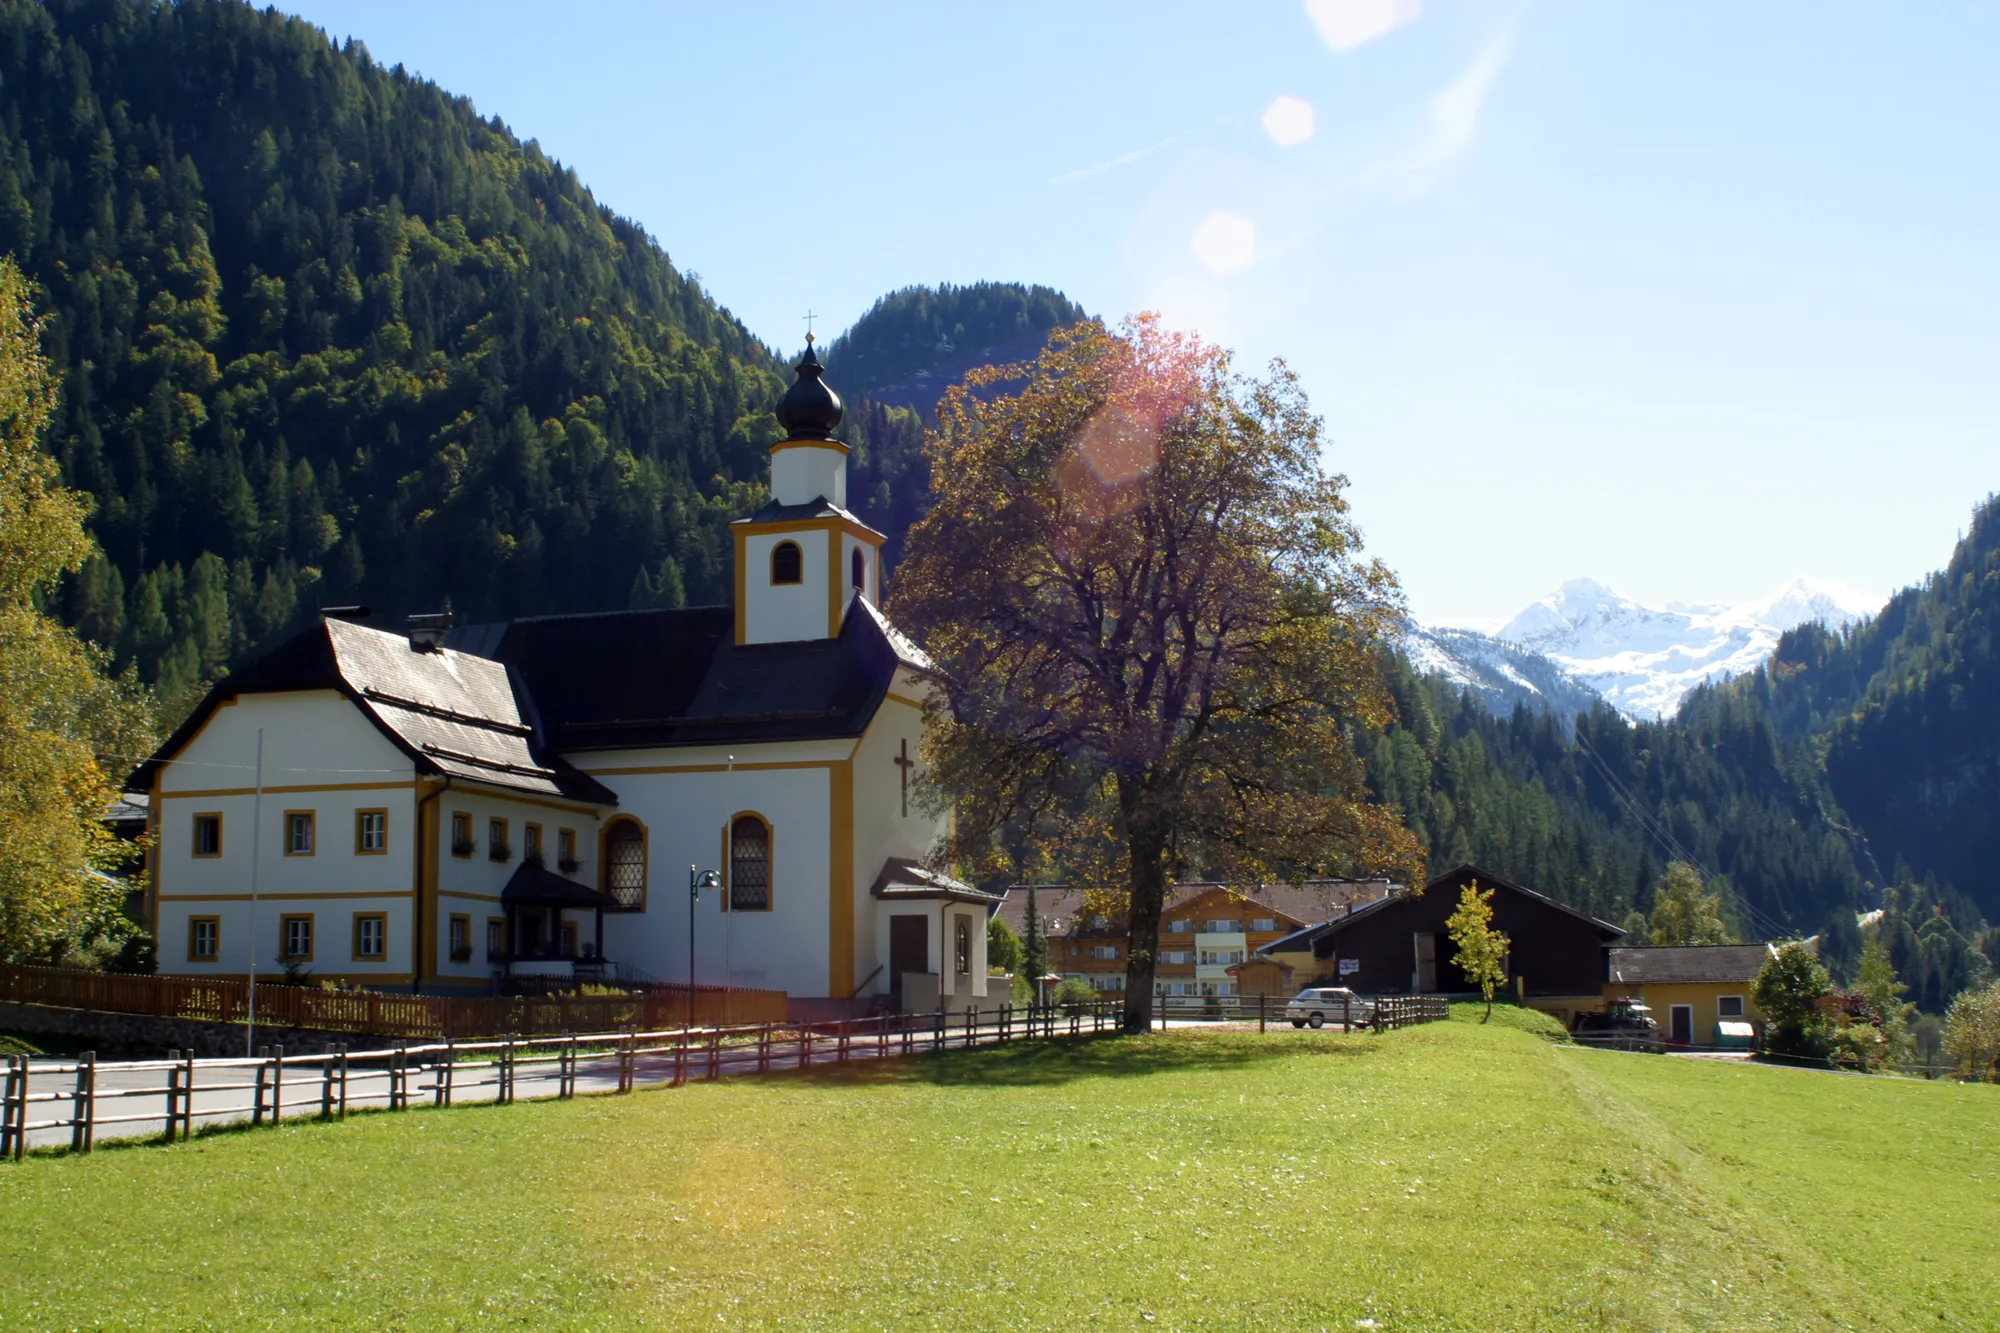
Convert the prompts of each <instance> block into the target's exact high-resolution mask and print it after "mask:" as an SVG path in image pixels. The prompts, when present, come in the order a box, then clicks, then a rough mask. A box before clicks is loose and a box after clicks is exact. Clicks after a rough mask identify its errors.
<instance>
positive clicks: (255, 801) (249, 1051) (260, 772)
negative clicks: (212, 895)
mask: <svg viewBox="0 0 2000 1333" xmlns="http://www.w3.org/2000/svg"><path fill="white" fill-rule="evenodd" d="M263 836H264V729H263V728H262V727H259V728H257V794H256V795H255V796H254V797H252V798H251V801H250V935H249V938H248V939H247V940H246V941H245V944H246V945H247V946H248V948H249V950H250V1022H249V1024H248V1025H247V1026H246V1027H245V1028H244V1029H243V1054H245V1055H255V1054H256V1053H257V863H258V862H259V861H261V860H262V859H263V858H262V856H260V855H259V853H260V851H261V850H262V848H263Z"/></svg>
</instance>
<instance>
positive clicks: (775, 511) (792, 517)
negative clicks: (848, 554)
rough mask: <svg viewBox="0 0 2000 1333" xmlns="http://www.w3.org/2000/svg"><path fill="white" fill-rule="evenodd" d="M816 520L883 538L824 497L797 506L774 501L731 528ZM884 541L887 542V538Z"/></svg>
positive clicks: (847, 511) (849, 512) (739, 520)
mask: <svg viewBox="0 0 2000 1333" xmlns="http://www.w3.org/2000/svg"><path fill="white" fill-rule="evenodd" d="M815 518H837V519H839V520H841V521H842V522H844V523H851V524H853V525H854V526H855V527H857V528H860V529H861V530H862V531H863V532H870V533H874V534H875V535H876V536H877V537H882V535H883V534H881V533H879V532H875V529H873V528H871V527H869V526H868V525H867V524H866V523H863V522H862V521H861V520H860V518H858V517H857V516H856V515H855V514H853V513H852V512H851V511H849V510H846V509H842V508H841V507H840V506H839V505H837V504H835V503H834V502H833V501H831V500H829V499H827V498H826V497H825V496H823V495H822V496H820V497H819V498H818V499H817V500H808V501H807V502H806V503H804V504H796V505H781V504H779V503H778V502H777V501H776V500H773V501H771V502H770V503H769V504H767V505H765V506H764V507H763V508H762V509H759V510H758V511H757V512H756V513H754V514H752V515H750V517H748V518H739V519H737V520H735V521H734V522H732V523H731V524H730V525H729V526H730V527H732V528H733V527H739V526H741V525H743V524H746V523H796V522H799V521H800V520H803V519H815ZM883 539H884V540H885V541H886V540H887V538H886V537H884V538H883Z"/></svg>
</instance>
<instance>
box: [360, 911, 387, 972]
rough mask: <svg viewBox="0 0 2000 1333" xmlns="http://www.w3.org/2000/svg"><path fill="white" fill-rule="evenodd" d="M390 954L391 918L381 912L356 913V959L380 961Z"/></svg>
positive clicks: (367, 961)
mask: <svg viewBox="0 0 2000 1333" xmlns="http://www.w3.org/2000/svg"><path fill="white" fill-rule="evenodd" d="M388 956H389V918H388V917H387V916H385V915H383V914H382V913H380V912H356V913H355V914H354V961H356V962H357V963H379V962H381V961H382V960H383V959H384V958H386V957H388Z"/></svg>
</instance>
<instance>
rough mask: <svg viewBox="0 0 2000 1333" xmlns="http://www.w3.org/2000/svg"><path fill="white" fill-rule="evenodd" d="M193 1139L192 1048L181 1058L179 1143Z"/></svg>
mask: <svg viewBox="0 0 2000 1333" xmlns="http://www.w3.org/2000/svg"><path fill="white" fill-rule="evenodd" d="M193 1137H194V1048H193V1047H189V1048H188V1049H187V1051H186V1052H185V1053H184V1054H182V1056H181V1141H182V1142H183V1143H185V1142H186V1141H187V1140H189V1139H191V1138H193Z"/></svg>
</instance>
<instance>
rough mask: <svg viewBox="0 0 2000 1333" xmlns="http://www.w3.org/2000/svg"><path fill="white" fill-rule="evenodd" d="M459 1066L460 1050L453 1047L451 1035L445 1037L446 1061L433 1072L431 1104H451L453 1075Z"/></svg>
mask: <svg viewBox="0 0 2000 1333" xmlns="http://www.w3.org/2000/svg"><path fill="white" fill-rule="evenodd" d="M457 1067H458V1052H457V1051H456V1050H455V1049H453V1046H452V1040H451V1038H450V1037H446V1038H445V1039H444V1061H443V1063H442V1064H439V1065H437V1066H435V1067H434V1070H433V1072H432V1074H431V1104H432V1105H433V1106H450V1105H451V1075H452V1070H454V1069H456V1068H457Z"/></svg>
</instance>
